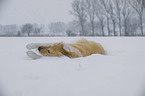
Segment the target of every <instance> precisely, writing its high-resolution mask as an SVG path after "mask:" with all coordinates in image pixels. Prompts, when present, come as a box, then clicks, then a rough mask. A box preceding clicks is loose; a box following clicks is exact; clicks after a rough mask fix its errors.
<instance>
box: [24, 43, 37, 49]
mask: <svg viewBox="0 0 145 96" xmlns="http://www.w3.org/2000/svg"><path fill="white" fill-rule="evenodd" d="M26 48H27V49H35V48H38V44H35V43H30V44H27V45H26Z"/></svg>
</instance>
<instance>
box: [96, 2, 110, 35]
mask: <svg viewBox="0 0 145 96" xmlns="http://www.w3.org/2000/svg"><path fill="white" fill-rule="evenodd" d="M98 2H100V4H101V9H102V11H103V12H104V15H105V17H106V19H107V29H108V35H111V34H110V22H109V21H110V15H109V13H110V5H109V4H110V0H99V1H98Z"/></svg>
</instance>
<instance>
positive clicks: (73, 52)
mask: <svg viewBox="0 0 145 96" xmlns="http://www.w3.org/2000/svg"><path fill="white" fill-rule="evenodd" d="M38 50H39V52H40V53H41V54H42V55H44V56H63V55H65V56H67V57H70V58H77V57H85V56H89V55H91V54H102V55H104V54H105V51H104V48H103V47H102V46H101V45H100V44H99V43H95V42H93V41H88V40H86V39H82V40H79V41H78V42H76V43H74V44H65V43H63V42H60V43H54V44H51V45H49V46H39V47H38Z"/></svg>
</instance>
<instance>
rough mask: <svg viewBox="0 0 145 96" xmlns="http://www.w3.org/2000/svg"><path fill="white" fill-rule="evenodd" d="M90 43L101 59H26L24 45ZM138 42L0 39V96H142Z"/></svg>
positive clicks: (144, 49) (142, 46)
mask: <svg viewBox="0 0 145 96" xmlns="http://www.w3.org/2000/svg"><path fill="white" fill-rule="evenodd" d="M81 38H85V39H87V40H91V41H95V42H98V43H100V44H102V46H103V47H104V49H105V50H106V51H107V55H105V56H103V55H99V54H94V55H91V56H88V57H81V58H76V59H70V58H68V57H65V56H63V57H42V58H41V59H38V60H32V59H31V58H29V57H28V56H27V55H26V51H28V50H27V49H26V45H27V44H28V43H54V42H61V41H63V42H65V43H73V42H75V41H77V40H79V39H81ZM144 41H145V38H144V37H134V38H133V37H116V38H115V37H105V38H103V37H21V38H18V37H9V38H8V37H1V38H0V44H1V45H0V47H1V48H0V49H1V50H0V58H1V59H0V96H145V94H144V92H145V82H144V81H145V43H144Z"/></svg>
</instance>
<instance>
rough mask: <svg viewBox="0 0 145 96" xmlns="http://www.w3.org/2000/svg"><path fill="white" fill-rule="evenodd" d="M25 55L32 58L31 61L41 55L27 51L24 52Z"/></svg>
mask: <svg viewBox="0 0 145 96" xmlns="http://www.w3.org/2000/svg"><path fill="white" fill-rule="evenodd" d="M26 53H27V55H28V56H29V57H30V58H32V59H40V58H41V57H42V56H41V55H37V54H36V53H35V52H33V51H27V52H26Z"/></svg>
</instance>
